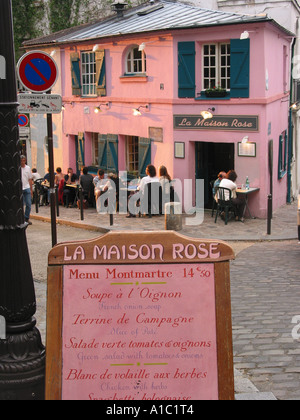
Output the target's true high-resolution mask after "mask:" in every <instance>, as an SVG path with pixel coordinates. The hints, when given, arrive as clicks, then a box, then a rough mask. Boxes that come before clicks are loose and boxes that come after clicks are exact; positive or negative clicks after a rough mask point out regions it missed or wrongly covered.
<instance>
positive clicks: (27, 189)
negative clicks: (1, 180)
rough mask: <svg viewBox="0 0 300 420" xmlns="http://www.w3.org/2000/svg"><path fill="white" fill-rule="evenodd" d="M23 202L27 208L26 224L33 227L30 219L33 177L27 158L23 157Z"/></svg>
mask: <svg viewBox="0 0 300 420" xmlns="http://www.w3.org/2000/svg"><path fill="white" fill-rule="evenodd" d="M21 171H22V189H23V202H24V207H25V223H27V224H28V225H32V223H31V221H30V220H29V219H30V213H31V202H32V197H33V181H32V179H33V176H32V172H31V169H30V167H29V166H28V165H26V156H23V155H22V156H21Z"/></svg>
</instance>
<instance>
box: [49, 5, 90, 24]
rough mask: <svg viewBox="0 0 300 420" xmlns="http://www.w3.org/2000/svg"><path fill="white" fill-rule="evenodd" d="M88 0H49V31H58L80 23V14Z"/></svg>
mask: <svg viewBox="0 0 300 420" xmlns="http://www.w3.org/2000/svg"><path fill="white" fill-rule="evenodd" d="M88 3H89V1H88V0H49V20H50V32H58V31H61V30H63V29H67V28H70V27H71V26H76V25H79V24H80V23H82V19H81V14H82V13H83V12H84V11H85V10H86V8H87V7H88Z"/></svg>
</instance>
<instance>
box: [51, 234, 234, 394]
mask: <svg viewBox="0 0 300 420" xmlns="http://www.w3.org/2000/svg"><path fill="white" fill-rule="evenodd" d="M232 259H234V254H233V251H232V249H231V248H230V247H229V246H228V245H227V244H225V243H223V242H218V241H216V242H213V241H206V240H195V239H190V238H185V237H184V236H181V235H178V234H176V233H173V232H157V233H156V232H149V233H147V234H145V233H136V234H134V235H132V233H120V234H119V233H109V234H107V235H105V236H103V237H101V238H99V239H96V240H94V241H87V242H84V243H80V244H79V243H70V244H61V245H58V246H57V247H55V248H54V249H53V250H52V251H51V253H50V255H49V267H48V315H47V380H46V384H47V389H46V397H47V399H48V400H108V401H118V400H126V401H136V400H139V401H159V400H164V401H165V400H172V401H176V400H177V401H191V400H207V399H208V400H218V399H223V400H224V399H225V400H230V399H233V398H234V384H233V354H232V326H231V305H230V268H229V261H230V260H232Z"/></svg>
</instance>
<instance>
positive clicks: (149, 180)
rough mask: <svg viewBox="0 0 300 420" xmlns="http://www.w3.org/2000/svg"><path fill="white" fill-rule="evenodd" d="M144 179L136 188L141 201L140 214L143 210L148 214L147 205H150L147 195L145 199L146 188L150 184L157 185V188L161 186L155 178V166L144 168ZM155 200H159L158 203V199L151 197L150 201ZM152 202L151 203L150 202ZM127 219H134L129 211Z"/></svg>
mask: <svg viewBox="0 0 300 420" xmlns="http://www.w3.org/2000/svg"><path fill="white" fill-rule="evenodd" d="M146 175H147V176H146V177H144V178H143V179H142V180H141V183H140V185H139V187H138V191H139V193H138V194H139V196H140V199H141V208H142V212H143V210H145V212H146V213H147V214H148V211H149V205H150V203H149V201H148V200H149V197H150V196H149V197H148V194H147V197H146V196H145V191H146V186H149V185H150V184H155V183H157V184H158V185H159V186H161V184H160V182H159V179H158V177H157V176H156V168H155V166H153V165H148V166H147V168H146ZM135 196H137V195H135ZM155 199H157V200H159V201H160V197H157V198H156V197H153V196H151V201H152V200H155ZM152 202H153V201H152ZM157 204H158V207H160V206H159V205H160V203H157ZM127 217H128V218H129V217H135V215H133V214H132V213H131V212H130V211H129V215H128V216H127Z"/></svg>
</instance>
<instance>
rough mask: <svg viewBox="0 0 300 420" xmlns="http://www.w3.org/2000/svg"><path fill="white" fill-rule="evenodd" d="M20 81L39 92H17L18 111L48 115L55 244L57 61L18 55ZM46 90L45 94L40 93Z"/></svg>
mask: <svg viewBox="0 0 300 420" xmlns="http://www.w3.org/2000/svg"><path fill="white" fill-rule="evenodd" d="M18 76H19V80H20V82H21V83H22V85H23V86H24V88H25V89H27V90H29V91H30V92H34V93H37V94H39V95H32V94H20V95H19V96H18V100H19V103H20V107H19V112H28V113H32V114H47V130H48V154H49V171H50V204H51V230H52V245H53V246H55V245H56V244H57V230H56V213H55V202H56V197H55V185H54V156H53V121H52V114H59V113H60V112H61V110H62V98H61V96H60V95H51V89H52V87H53V86H54V85H55V83H56V82H57V78H58V68H57V65H56V62H55V61H54V60H53V58H52V57H51V56H50V55H49V54H46V53H44V52H43V51H32V52H29V53H27V54H25V55H24V56H23V57H21V58H20V60H19V63H18ZM46 92H47V95H42V94H44V93H46Z"/></svg>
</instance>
